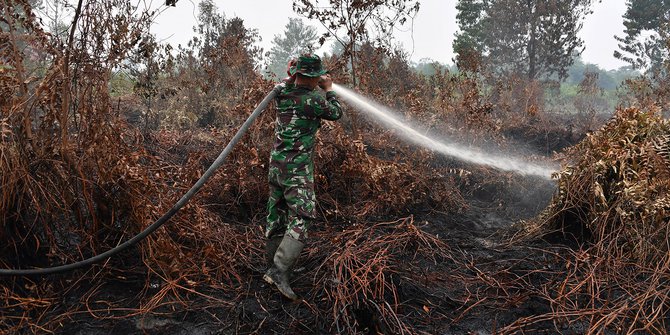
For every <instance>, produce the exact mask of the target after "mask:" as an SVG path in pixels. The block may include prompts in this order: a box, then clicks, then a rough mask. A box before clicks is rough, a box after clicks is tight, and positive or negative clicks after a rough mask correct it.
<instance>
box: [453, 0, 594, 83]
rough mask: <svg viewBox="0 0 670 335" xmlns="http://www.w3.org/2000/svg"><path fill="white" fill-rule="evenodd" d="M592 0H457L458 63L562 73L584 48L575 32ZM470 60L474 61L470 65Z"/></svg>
mask: <svg viewBox="0 0 670 335" xmlns="http://www.w3.org/2000/svg"><path fill="white" fill-rule="evenodd" d="M592 1H593V0H569V1H558V0H550V1H541V0H482V1H477V0H460V1H459V3H458V6H457V8H458V10H459V14H458V15H457V18H458V20H459V28H461V33H460V34H458V35H457V40H456V42H455V43H454V52H455V53H456V54H457V56H456V58H457V61H458V65H459V67H461V68H463V69H468V70H478V69H479V66H480V64H486V65H487V70H489V71H491V72H493V73H495V74H498V75H501V76H509V75H510V74H517V75H522V76H525V77H526V78H528V79H541V78H543V77H544V78H546V77H549V76H551V75H553V74H556V75H558V77H559V79H564V78H565V77H567V68H568V67H569V66H570V65H571V64H572V61H573V59H574V56H575V55H579V54H580V53H581V52H582V50H583V41H582V40H581V39H580V38H579V37H578V36H577V32H578V31H579V30H580V29H581V26H582V23H581V20H582V19H583V18H584V16H585V15H587V14H589V13H590V6H591V3H592ZM473 64H474V65H473Z"/></svg>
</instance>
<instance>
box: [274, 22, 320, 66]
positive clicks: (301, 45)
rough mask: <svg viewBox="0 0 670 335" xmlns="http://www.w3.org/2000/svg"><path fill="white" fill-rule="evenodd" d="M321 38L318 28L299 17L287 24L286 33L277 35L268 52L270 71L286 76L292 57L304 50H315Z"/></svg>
mask: <svg viewBox="0 0 670 335" xmlns="http://www.w3.org/2000/svg"><path fill="white" fill-rule="evenodd" d="M318 39H319V36H318V34H317V31H316V28H314V27H312V26H308V25H305V23H304V22H303V21H302V20H301V19H298V18H291V19H289V22H288V23H287V24H286V27H285V29H284V35H283V36H282V35H275V36H274V39H273V40H272V49H271V50H270V51H269V52H268V54H267V55H268V57H269V59H268V69H267V70H268V72H269V73H272V74H274V75H275V76H277V77H278V78H282V77H285V76H286V65H287V64H288V61H289V60H290V59H291V57H295V56H296V55H298V54H301V53H304V52H313V51H314V47H315V46H316V43H317V41H318Z"/></svg>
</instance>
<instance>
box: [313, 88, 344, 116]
mask: <svg viewBox="0 0 670 335" xmlns="http://www.w3.org/2000/svg"><path fill="white" fill-rule="evenodd" d="M312 102H313V106H312V107H313V108H314V114H315V115H316V116H318V117H319V118H322V119H324V120H331V121H335V120H339V119H340V118H341V117H342V105H341V104H340V102H339V101H338V100H337V95H336V94H335V92H333V91H328V92H326V98H325V99H324V98H323V97H321V96H318V98H316V99H312Z"/></svg>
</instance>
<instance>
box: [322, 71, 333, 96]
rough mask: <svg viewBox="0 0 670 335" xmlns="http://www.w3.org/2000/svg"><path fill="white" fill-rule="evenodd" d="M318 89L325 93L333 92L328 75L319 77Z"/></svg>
mask: <svg viewBox="0 0 670 335" xmlns="http://www.w3.org/2000/svg"><path fill="white" fill-rule="evenodd" d="M319 87H321V89H323V90H324V91H326V92H328V91H332V90H333V80H332V79H331V78H330V75H329V74H324V75H323V76H321V80H319Z"/></svg>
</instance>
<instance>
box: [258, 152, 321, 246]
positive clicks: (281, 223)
mask: <svg viewBox="0 0 670 335" xmlns="http://www.w3.org/2000/svg"><path fill="white" fill-rule="evenodd" d="M299 170H300V172H298V173H296V172H297V171H290V172H283V171H281V169H279V168H277V167H274V166H272V165H270V171H269V173H268V177H269V184H270V196H269V198H268V216H267V227H266V229H265V237H268V238H269V237H272V236H277V235H284V234H289V235H290V236H291V237H293V238H295V239H297V240H303V239H304V238H305V237H307V230H308V229H309V226H310V224H311V222H312V220H314V218H315V212H316V195H315V193H314V172H313V170H314V168H313V165H312V164H308V165H307V166H304V167H303V168H302V169H299Z"/></svg>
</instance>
